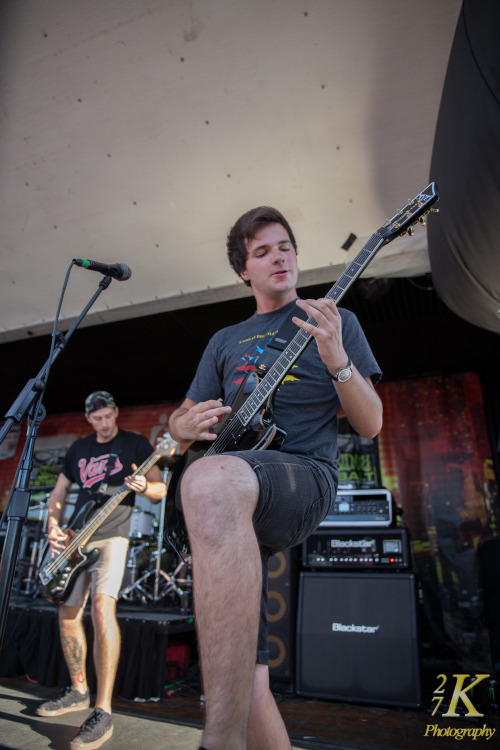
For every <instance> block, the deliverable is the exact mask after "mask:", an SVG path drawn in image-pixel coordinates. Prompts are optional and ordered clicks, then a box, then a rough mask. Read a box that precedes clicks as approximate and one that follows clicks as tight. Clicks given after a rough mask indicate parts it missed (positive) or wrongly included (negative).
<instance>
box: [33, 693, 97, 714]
mask: <svg viewBox="0 0 500 750" xmlns="http://www.w3.org/2000/svg"><path fill="white" fill-rule="evenodd" d="M89 706H90V696H89V691H88V690H87V692H86V693H79V692H78V690H75V688H73V687H67V688H65V690H63V691H62V693H61V695H60V696H59V698H56V699H55V700H53V701H46V702H45V703H42V704H41V705H40V706H38V708H37V710H36V712H37V714H38V716H61V715H62V714H69V713H70V711H82V710H83V709H85V708H88V707H89Z"/></svg>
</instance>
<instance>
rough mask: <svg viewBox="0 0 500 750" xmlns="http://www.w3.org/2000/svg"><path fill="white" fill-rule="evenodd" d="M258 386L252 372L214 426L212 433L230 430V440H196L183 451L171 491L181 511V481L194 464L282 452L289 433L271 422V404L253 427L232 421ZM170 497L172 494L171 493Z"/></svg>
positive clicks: (255, 421) (258, 417)
mask: <svg viewBox="0 0 500 750" xmlns="http://www.w3.org/2000/svg"><path fill="white" fill-rule="evenodd" d="M258 383H259V377H258V375H257V373H255V372H250V373H248V375H247V376H246V378H245V380H244V381H243V383H242V384H241V386H240V388H239V390H238V393H237V394H236V397H235V399H234V402H233V404H232V412H231V413H230V414H226V416H225V417H224V418H223V419H222V420H221V421H220V422H219V424H218V425H217V426H216V427H214V429H213V432H214V433H215V434H217V435H220V433H221V432H222V431H225V432H227V431H229V434H230V436H229V439H227V440H224V441H223V442H222V441H220V440H215V442H213V443H211V442H210V441H208V440H205V441H201V440H198V441H195V442H194V443H192V444H191V445H190V446H189V448H188V449H187V450H186V451H185V452H184V455H183V457H182V461H181V462H180V464H179V465H178V466H177V467H176V469H175V470H174V473H173V476H172V480H171V482H170V488H169V489H170V490H171V492H175V504H176V506H177V507H178V508H180V507H181V504H180V483H179V482H180V478H181V476H182V474H183V473H184V472H185V470H186V469H187V468H188V466H190V465H191V464H192V463H193V461H196V460H197V459H198V458H201V457H202V456H205V455H207V454H208V455H218V454H220V453H229V452H231V451H263V450H279V449H280V448H281V446H282V444H283V441H284V439H285V438H286V432H285V431H284V430H281V429H280V428H279V427H277V426H276V425H275V424H274V423H273V422H272V421H271V420H272V404H271V403H268V404H267V405H266V409H263V410H262V411H261V412H260V413H258V414H256V415H255V417H254V419H253V420H252V421H251V423H250V425H248V426H247V427H244V428H243V427H242V426H241V424H240V423H239V421H238V420H237V419H236V420H233V417H234V415H235V414H237V413H238V412H239V411H240V409H241V407H242V406H243V404H244V403H245V401H246V400H247V398H248V397H249V395H250V394H251V393H253V391H254V390H255V388H256V387H257V385H258ZM169 494H170V493H169Z"/></svg>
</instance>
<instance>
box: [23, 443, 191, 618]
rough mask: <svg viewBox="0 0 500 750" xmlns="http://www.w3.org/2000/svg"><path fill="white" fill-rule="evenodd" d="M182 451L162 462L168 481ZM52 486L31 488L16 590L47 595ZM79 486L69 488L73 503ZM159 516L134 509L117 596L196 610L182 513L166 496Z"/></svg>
mask: <svg viewBox="0 0 500 750" xmlns="http://www.w3.org/2000/svg"><path fill="white" fill-rule="evenodd" d="M180 459H181V456H180V455H179V454H175V455H167V456H164V457H162V458H161V459H160V460H159V461H158V465H159V467H160V470H161V471H162V479H163V481H164V482H165V483H166V484H167V486H168V479H169V473H170V472H171V471H172V469H173V468H174V467H175V466H176V465H177V463H178V462H179V460H180ZM52 489H53V486H39V487H36V488H35V487H32V488H31V491H32V504H30V507H29V510H28V516H27V519H26V523H25V525H24V528H23V533H22V538H21V544H20V549H19V555H18V565H17V570H16V578H15V580H14V586H13V592H14V593H17V594H20V595H26V596H29V597H37V596H42V595H43V591H42V587H41V584H40V581H39V578H38V574H39V571H40V569H41V567H42V565H43V562H44V560H45V559H46V557H47V547H48V541H47V516H48V500H49V497H50V492H51V491H52ZM77 491H78V487H77V486H76V485H75V487H74V488H73V487H72V489H71V490H70V502H71V499H72V494H73V502H74V499H75V498H76V493H77ZM157 507H158V508H159V512H158V517H157V516H156V515H155V514H154V513H151V512H149V511H146V510H144V509H142V508H138V507H135V508H134V509H133V511H132V517H131V523H130V532H129V540H130V541H129V551H128V556H127V564H126V569H125V574H124V577H123V581H122V588H121V590H120V593H119V596H118V599H119V600H123V601H124V602H129V603H138V604H142V605H151V606H155V605H158V603H162V604H165V605H168V606H171V607H173V608H176V607H178V608H179V609H180V610H181V611H182V612H183V613H187V612H191V611H192V610H191V607H192V575H191V555H190V553H189V545H188V541H187V532H186V528H185V525H184V522H183V518H182V514H181V513H180V512H179V511H178V510H177V509H176V507H175V504H174V502H173V500H170V499H169V498H167V495H165V496H164V497H163V498H162V500H161V501H160V503H159V504H158V506H155V508H157Z"/></svg>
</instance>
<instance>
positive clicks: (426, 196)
mask: <svg viewBox="0 0 500 750" xmlns="http://www.w3.org/2000/svg"><path fill="white" fill-rule="evenodd" d="M437 200H439V195H438V194H437V193H436V184H435V183H434V182H431V183H430V184H429V185H427V187H426V188H425V190H422V192H421V193H419V194H418V195H416V196H415V197H414V198H413V199H412V200H410V201H408V203H407V204H406V206H405V207H404V208H402V209H400V210H399V211H398V212H397V214H395V215H394V216H393V217H392V219H388V220H387V221H386V222H385V224H383V225H382V226H381V227H380V229H379V230H378V233H377V234H380V235H382V237H384V238H385V241H384V245H386V244H387V243H388V242H391V241H392V240H394V239H395V238H396V237H400V236H401V235H403V234H406V233H407V232H408V233H409V234H413V226H414V224H417V222H420V223H421V224H425V216H426V215H427V214H428V213H429V212H430V211H435V212H437V211H439V209H438V208H435V209H431V206H432V205H433V204H434V203H435V202H436V201H437Z"/></svg>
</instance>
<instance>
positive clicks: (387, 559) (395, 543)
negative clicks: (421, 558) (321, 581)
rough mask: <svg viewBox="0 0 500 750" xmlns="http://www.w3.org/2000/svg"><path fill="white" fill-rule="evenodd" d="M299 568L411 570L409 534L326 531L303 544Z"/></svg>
mask: <svg viewBox="0 0 500 750" xmlns="http://www.w3.org/2000/svg"><path fill="white" fill-rule="evenodd" d="M302 567H303V568H313V569H322V568H323V569H325V568H326V569H330V570H333V569H336V568H337V569H339V568H352V569H356V570H363V569H365V570H370V569H375V570H376V569H379V570H382V569H383V570H390V569H395V570H401V569H408V568H410V567H411V553H410V542H409V539H408V532H407V530H406V529H404V528H400V529H362V530H360V529H356V528H353V529H340V528H335V529H333V528H332V529H329V528H322V527H321V526H319V527H318V529H316V531H315V532H314V533H313V534H311V536H310V537H309V538H308V539H306V541H305V542H303V543H302Z"/></svg>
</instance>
